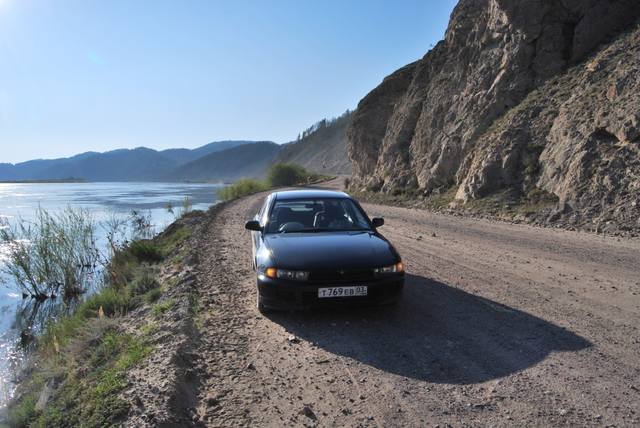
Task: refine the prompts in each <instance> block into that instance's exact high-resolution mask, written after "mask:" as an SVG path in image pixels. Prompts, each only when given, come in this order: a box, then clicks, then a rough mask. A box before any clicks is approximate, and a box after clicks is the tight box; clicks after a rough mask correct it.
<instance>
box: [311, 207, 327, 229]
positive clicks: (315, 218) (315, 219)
mask: <svg viewBox="0 0 640 428" xmlns="http://www.w3.org/2000/svg"><path fill="white" fill-rule="evenodd" d="M325 214H326V213H325V211H318V212H317V213H316V214H315V215H314V216H313V227H319V226H320V225H319V224H318V223H319V222H320V219H324V216H325Z"/></svg>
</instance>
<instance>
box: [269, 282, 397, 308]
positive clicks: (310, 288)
mask: <svg viewBox="0 0 640 428" xmlns="http://www.w3.org/2000/svg"><path fill="white" fill-rule="evenodd" d="M361 285H366V286H367V295H366V296H353V297H332V298H323V299H320V298H318V288H324V287H348V286H361ZM403 287H404V275H393V276H389V277H385V278H376V279H375V280H371V281H367V282H360V281H358V282H348V283H347V282H344V283H342V282H340V283H336V282H326V283H308V282H295V281H285V280H279V279H272V278H268V277H265V276H260V277H259V278H258V293H260V298H261V301H262V304H263V305H264V306H266V307H267V308H270V309H282V310H287V309H309V308H316V307H325V306H342V305H347V306H348V305H356V306H366V305H384V304H390V303H393V302H395V301H397V300H398V299H399V298H400V296H401V294H402V289H403Z"/></svg>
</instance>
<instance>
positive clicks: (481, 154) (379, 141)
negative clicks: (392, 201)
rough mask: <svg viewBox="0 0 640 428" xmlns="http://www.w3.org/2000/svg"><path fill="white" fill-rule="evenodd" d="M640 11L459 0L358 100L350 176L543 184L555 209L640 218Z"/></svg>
mask: <svg viewBox="0 0 640 428" xmlns="http://www.w3.org/2000/svg"><path fill="white" fill-rule="evenodd" d="M639 17H640V2H638V1H637V0H561V1H560V0H527V1H517V0H461V1H460V3H459V4H458V6H457V7H456V8H455V10H454V11H453V14H452V16H451V21H450V23H449V26H448V29H447V32H446V34H445V39H444V40H443V41H441V42H440V43H438V44H437V45H436V46H435V47H434V49H432V50H431V51H430V52H429V53H428V54H427V55H425V57H424V58H422V59H421V60H419V61H417V62H415V63H412V64H409V65H407V66H406V67H404V68H402V69H400V70H398V71H396V72H395V73H393V74H392V75H390V76H389V77H387V78H386V79H385V80H384V81H383V82H382V84H381V85H380V86H378V87H377V88H375V89H374V90H373V91H372V92H371V93H369V94H368V95H367V96H366V97H365V98H364V99H363V100H362V101H361V102H360V103H359V105H358V108H357V110H356V111H355V113H354V117H353V120H352V125H351V127H350V128H349V129H348V131H347V136H348V146H349V147H348V150H349V155H350V157H351V160H352V163H353V171H354V177H353V180H352V183H353V186H356V188H358V189H360V188H367V189H369V190H375V191H384V192H391V193H398V192H404V191H406V190H409V189H411V190H414V191H415V190H418V191H419V193H420V194H422V195H425V196H429V195H432V194H434V193H441V192H444V191H449V192H450V193H451V194H454V195H455V199H456V201H457V203H458V204H466V203H469V202H472V201H474V200H477V199H480V198H484V197H488V196H490V195H494V194H496V193H497V192H503V193H504V194H505V195H509V198H511V199H512V200H517V201H534V202H535V201H536V200H537V199H539V198H541V197H544V198H545V200H552V201H558V203H557V204H556V205H555V206H554V207H553V211H552V212H551V211H545V214H544V215H545V216H547V215H551V220H554V219H559V218H563V219H570V220H571V221H572V222H574V223H584V222H586V221H589V222H593V221H596V222H598V221H604V222H605V223H606V222H610V223H615V224H616V225H617V226H620V227H622V228H628V227H640V224H637V222H638V217H639V214H640V207H638V204H640V201H639V200H638V194H639V192H640V164H639V160H638V159H639V156H638V155H639V153H640V127H639V124H638V122H639V120H640V91H639V89H640V30H638V22H637V20H638V18H639Z"/></svg>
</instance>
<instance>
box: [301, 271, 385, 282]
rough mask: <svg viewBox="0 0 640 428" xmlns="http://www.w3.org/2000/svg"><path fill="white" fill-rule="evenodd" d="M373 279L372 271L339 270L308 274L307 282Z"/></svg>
mask: <svg viewBox="0 0 640 428" xmlns="http://www.w3.org/2000/svg"><path fill="white" fill-rule="evenodd" d="M373 278H374V273H373V269H341V270H333V271H315V272H313V271H312V272H310V273H309V281H323V282H328V281H331V282H339V281H351V282H354V281H369V280H372V279H373Z"/></svg>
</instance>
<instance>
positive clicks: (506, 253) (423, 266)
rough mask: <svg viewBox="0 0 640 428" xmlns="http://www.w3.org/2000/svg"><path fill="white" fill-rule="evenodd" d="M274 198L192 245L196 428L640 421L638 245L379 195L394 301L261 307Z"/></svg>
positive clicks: (217, 221) (222, 214)
mask: <svg viewBox="0 0 640 428" xmlns="http://www.w3.org/2000/svg"><path fill="white" fill-rule="evenodd" d="M263 196H264V195H255V196H251V197H248V198H243V199H240V200H237V201H234V202H232V203H229V204H227V205H226V206H225V207H223V208H222V209H219V210H216V211H212V214H211V215H210V216H209V218H208V220H207V221H206V224H204V225H203V226H202V230H201V233H199V236H198V238H197V240H196V241H197V242H194V244H193V245H194V246H195V247H194V248H195V251H196V253H197V254H198V256H199V257H198V266H197V269H196V271H197V272H198V287H199V289H200V303H199V307H200V311H201V314H202V315H201V317H200V318H201V319H199V320H198V323H199V325H200V332H201V333H200V334H201V337H200V338H199V341H198V343H199V344H198V345H197V349H195V351H194V352H195V353H196V354H198V355H199V357H198V359H197V361H196V362H195V363H194V364H196V367H195V372H196V373H197V377H198V381H197V385H198V391H197V394H196V395H197V397H196V398H195V401H194V402H195V403H197V404H196V405H195V408H196V412H197V416H195V417H194V424H195V425H206V426H240V425H252V426H288V425H292V426H305V425H306V426H371V427H388V426H435V425H440V426H446V425H453V426H459V425H494V426H520V425H536V426H540V425H597V426H601V425H617V426H632V425H636V426H637V425H638V424H639V423H640V335H639V331H638V327H639V326H640V242H639V241H637V240H636V241H634V240H622V239H613V238H605V237H601V236H596V235H591V234H585V233H577V232H567V231H559V230H551V229H542V228H535V227H530V226H524V225H511V224H507V223H501V222H492V221H489V220H472V219H465V218H459V217H453V216H445V215H436V214H432V213H429V212H425V211H419V210H411V209H406V208H396V207H387V206H380V205H368V204H365V205H364V208H365V210H367V212H368V213H369V214H370V216H384V217H385V219H386V225H385V226H384V227H383V228H382V229H381V232H383V233H384V235H385V236H386V237H387V238H389V239H390V240H391V241H392V242H393V243H394V245H395V246H396V248H397V249H398V250H399V252H400V254H401V255H402V256H403V259H404V261H405V262H406V265H407V269H408V277H407V283H406V288H405V293H404V295H403V298H402V300H401V302H400V303H399V304H398V305H397V306H394V307H386V308H362V309H342V310H325V311H320V312H319V311H312V312H292V313H275V314H270V315H269V316H268V317H265V316H262V315H260V313H259V312H258V311H257V310H256V309H255V306H254V300H255V278H254V273H253V271H252V270H251V260H250V258H251V251H250V239H249V234H248V232H245V231H244V229H243V225H244V222H245V220H247V219H249V218H250V217H251V216H253V214H254V213H255V211H256V210H257V207H258V204H259V203H260V201H261V200H262V197H263Z"/></svg>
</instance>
